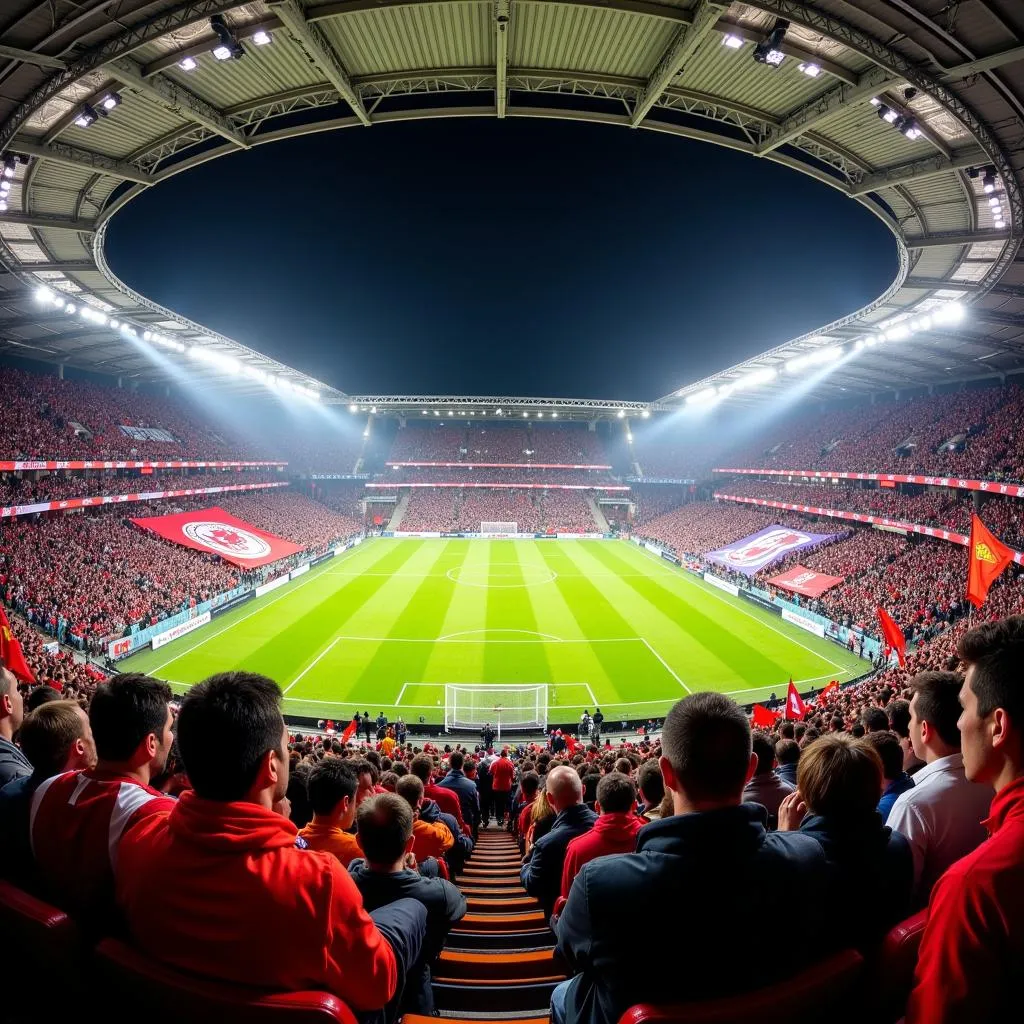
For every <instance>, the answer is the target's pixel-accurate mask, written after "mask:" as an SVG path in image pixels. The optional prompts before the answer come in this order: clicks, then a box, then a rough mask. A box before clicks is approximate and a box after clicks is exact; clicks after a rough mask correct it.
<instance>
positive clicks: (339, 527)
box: [218, 491, 363, 554]
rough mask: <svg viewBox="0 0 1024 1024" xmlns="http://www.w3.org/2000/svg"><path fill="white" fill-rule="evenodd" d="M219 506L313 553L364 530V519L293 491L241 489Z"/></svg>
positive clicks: (224, 499)
mask: <svg viewBox="0 0 1024 1024" xmlns="http://www.w3.org/2000/svg"><path fill="white" fill-rule="evenodd" d="M218 505H219V506H220V507H221V508H222V509H224V510H225V511H226V512H230V513H231V514H232V515H234V516H237V517H238V518H239V519H243V520H245V521H246V522H248V523H253V524H254V525H256V526H259V527H260V529H262V530H267V531H269V532H270V533H276V534H277V535H278V536H279V537H285V538H287V539H288V540H291V541H294V542H295V543H296V544H301V545H302V546H303V547H304V548H305V549H306V551H307V552H308V553H311V554H323V552H324V551H326V550H327V549H328V548H329V547H330V546H331V545H333V544H336V543H337V542H338V541H342V540H346V539H347V538H348V537H351V536H352V535H353V534H357V533H361V532H362V529H363V524H362V520H361V519H356V518H354V517H353V516H348V515H345V514H344V513H341V512H336V511H334V510H333V509H330V508H328V507H327V506H326V505H322V504H321V503H320V502H318V501H314V500H313V499H312V498H307V497H306V496H305V495H303V494H294V493H292V492H291V491H284V492H277V491H251V492H246V491H242V492H239V493H236V494H227V495H223V496H218Z"/></svg>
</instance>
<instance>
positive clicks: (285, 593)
mask: <svg viewBox="0 0 1024 1024" xmlns="http://www.w3.org/2000/svg"><path fill="white" fill-rule="evenodd" d="M366 543H367V542H366V541H365V540H364V541H363V543H362V544H357V545H356V546H355V547H354V548H352V549H351V552H350V553H349V554H348V555H342V556H341V557H342V558H350V557H351V555H352V554H354V553H355V552H356V551H359V550H360V549H361V548H363V547H365V545H366ZM324 564H325V565H329V564H330V563H328V562H325V563H324ZM330 575H332V574H331V573H328V572H317V573H312V572H311V573H307V574H306V575H305V576H303V578H302V582H301V583H300V584H299V585H298V586H297V587H288V586H284V587H282V588H281V594H280V596H279V597H275V598H274V599H273V600H272V601H268V602H267V603H266V604H261V605H260V606H259V608H253V610H252V611H251V612H249V614H248V615H243V616H242V617H241V618H240V619H235V621H234V622H229V623H228V624H227V625H226V626H225V627H224V628H223V629H218V630H217V632H216V633H211V634H210V635H209V636H205V637H203V639H202V640H200V641H199V642H198V643H195V644H193V645H192V646H191V647H186V648H185V650H183V651H182V652H181V653H180V654H176V655H175V656H174V657H173V658H171V659H170V660H169V661H165V662H164V663H163V664H161V665H157V667H156V668H151V669H150V670H149V672H148V675H151V676H155V675H156V674H157V672H159V671H160V670H161V669H164V668H167V666H168V665H173V664H174V663H175V662H176V661H177V660H178V659H179V658H184V657H185V655H186V654H191V653H192V652H193V651H194V650H196V649H198V648H200V647H202V646H203V644H208V643H209V642H210V641H211V640H216V639H217V637H219V636H220V635H221V633H226V632H227V631H228V630H229V629H234V628H235V626H237V625H239V623H242V622H245V620H246V619H251V618H252V617H253V616H254V615H258V614H259V613H260V612H262V611H266V609H267V608H269V607H270V606H271V605H274V604H277V602H278V601H282V600H284V598H286V597H291V596H292V594H294V593H295V592H296V591H297V590H301V589H302V588H303V587H304V586H305V585H306V584H307V583H312V582H313V580H318V579H320V577H321V576H330ZM256 600H257V601H258V600H259V598H256Z"/></svg>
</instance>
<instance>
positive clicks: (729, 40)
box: [722, 32, 743, 50]
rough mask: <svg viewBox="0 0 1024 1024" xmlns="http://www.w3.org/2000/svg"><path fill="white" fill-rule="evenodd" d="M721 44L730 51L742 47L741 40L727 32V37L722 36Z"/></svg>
mask: <svg viewBox="0 0 1024 1024" xmlns="http://www.w3.org/2000/svg"><path fill="white" fill-rule="evenodd" d="M722 44H723V45H724V46H728V47H729V49H730V50H738V49H739V48H740V47H741V46H742V45H743V40H742V39H741V38H740V37H739V36H734V35H733V34H732V33H731V32H729V33H728V34H727V35H724V36H722Z"/></svg>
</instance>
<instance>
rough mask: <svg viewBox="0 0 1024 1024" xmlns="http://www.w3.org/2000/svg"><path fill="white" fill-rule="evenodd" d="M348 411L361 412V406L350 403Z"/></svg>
mask: <svg viewBox="0 0 1024 1024" xmlns="http://www.w3.org/2000/svg"><path fill="white" fill-rule="evenodd" d="M348 411H349V412H353V413H354V412H359V406H358V405H350V406H349V407H348Z"/></svg>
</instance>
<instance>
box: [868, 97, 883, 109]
mask: <svg viewBox="0 0 1024 1024" xmlns="http://www.w3.org/2000/svg"><path fill="white" fill-rule="evenodd" d="M881 105H882V101H881V100H880V99H879V98H878V97H877V96H872V97H871V106H873V107H879V106H881Z"/></svg>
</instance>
